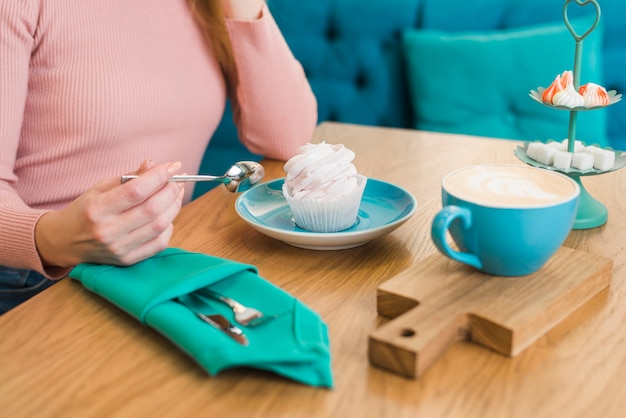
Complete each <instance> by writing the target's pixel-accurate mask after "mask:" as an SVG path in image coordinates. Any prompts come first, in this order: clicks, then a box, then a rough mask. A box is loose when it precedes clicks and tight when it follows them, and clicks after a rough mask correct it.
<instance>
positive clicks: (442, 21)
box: [196, 0, 626, 196]
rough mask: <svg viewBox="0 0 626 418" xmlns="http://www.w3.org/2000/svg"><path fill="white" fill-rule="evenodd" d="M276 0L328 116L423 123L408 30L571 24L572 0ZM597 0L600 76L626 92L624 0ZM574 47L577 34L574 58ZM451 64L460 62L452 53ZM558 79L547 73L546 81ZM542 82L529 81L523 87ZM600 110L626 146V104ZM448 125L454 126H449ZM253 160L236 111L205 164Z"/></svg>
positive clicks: (615, 143) (272, 0)
mask: <svg viewBox="0 0 626 418" xmlns="http://www.w3.org/2000/svg"><path fill="white" fill-rule="evenodd" d="M267 1H268V5H269V7H270V9H271V10H272V14H273V15H274V18H275V19H276V21H277V23H278V25H279V26H280V27H281V30H282V31H283V34H284V36H285V38H286V40H287V42H288V44H289V45H290V47H291V49H292V51H293V53H294V55H295V56H296V58H298V59H299V60H300V61H301V63H302V65H303V67H304V69H305V71H306V73H307V77H308V78H309V81H310V83H311V86H312V88H313V91H314V93H315V95H316V97H317V100H318V108H319V121H320V122H323V121H340V122H348V123H357V124H365V125H379V126H390V127H402V128H414V127H416V121H415V114H416V112H415V110H416V109H415V107H414V106H415V105H414V103H412V101H411V96H410V87H411V86H410V85H409V80H408V75H407V65H406V61H407V60H406V57H405V51H404V50H403V42H402V40H403V34H404V33H405V32H406V31H407V30H417V31H432V30H438V31H444V32H446V33H451V34H454V33H462V32H472V31H479V32H480V31H492V32H497V31H503V30H510V29H512V28H513V29H515V28H521V27H526V26H528V25H537V24H544V23H555V24H556V23H561V24H562V23H563V17H562V9H563V4H564V1H563V0H471V1H468V0H367V1H363V0H300V1H294V0H267ZM598 2H599V4H600V6H601V8H602V17H601V31H602V37H601V47H600V49H601V50H600V55H598V58H599V61H600V62H598V68H600V69H601V76H602V79H601V80H599V81H600V84H602V85H603V86H605V87H606V88H607V89H609V90H610V89H615V90H617V91H618V92H621V93H624V92H626V24H625V23H624V22H625V20H626V19H624V18H626V13H624V11H623V10H624V9H623V6H622V3H623V0H598ZM589 6H590V5H587V6H585V7H573V6H572V4H570V5H569V6H568V11H570V12H568V13H569V15H570V17H576V16H578V15H583V14H585V13H587V12H589V11H591V10H592V7H589ZM595 32H600V29H596V31H594V33H595ZM573 45H574V41H573V40H572V49H571V54H572V60H573V55H574V46H573ZM496 58H497V57H494V60H495V59H496ZM542 59H543V58H542V57H537V61H536V63H529V64H531V65H541V63H542ZM422 61H423V64H422V65H424V66H428V65H429V60H428V59H424V60H422ZM451 63H452V65H455V64H454V60H453V57H451ZM567 64H569V63H567ZM495 65H497V64H495ZM555 75H556V73H555ZM550 81H552V80H551V79H549V80H546V83H544V84H543V85H547V84H548V83H549V82H550ZM594 81H595V80H594ZM535 87H536V86H525V87H524V89H525V90H524V91H528V89H530V88H535ZM520 100H523V101H528V102H531V99H530V98H528V97H520ZM625 102H626V101H625ZM536 106H537V107H543V106H541V105H539V104H536ZM548 110H550V111H552V110H551V109H548ZM600 112H605V113H606V118H605V120H606V123H605V124H604V125H599V126H602V129H603V130H606V132H603V134H604V135H606V138H607V139H608V143H609V145H611V146H612V147H613V148H616V149H622V150H624V149H626V105H624V102H620V103H617V104H615V105H613V106H611V107H609V108H607V109H604V110H600ZM588 113H589V112H588ZM511 117H512V118H514V117H515V115H513V116H511ZM513 122H514V121H512V123H513ZM436 130H438V129H436ZM441 130H444V131H445V127H443V128H442V129H441ZM493 136H498V135H493ZM520 139H526V138H520ZM245 158H249V159H258V158H259V156H254V155H252V154H250V153H249V152H247V151H246V150H245V149H244V148H243V147H242V146H241V145H240V144H239V143H238V141H237V135H236V130H235V128H234V126H233V124H232V117H231V114H230V113H229V112H227V113H226V114H225V115H224V120H223V121H222V123H221V125H220V127H219V129H218V131H217V132H216V135H215V137H214V138H213V140H212V142H211V145H210V146H209V149H208V152H207V155H206V156H205V159H204V163H203V167H202V170H203V171H204V172H209V173H220V172H222V171H223V170H225V169H226V168H227V166H228V165H229V162H231V161H234V160H237V159H245ZM201 187H210V185H206V186H201ZM204 191H206V189H202V188H198V189H197V190H196V196H197V195H199V194H201V193H203V192H204Z"/></svg>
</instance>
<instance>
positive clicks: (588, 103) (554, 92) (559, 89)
mask: <svg viewBox="0 0 626 418" xmlns="http://www.w3.org/2000/svg"><path fill="white" fill-rule="evenodd" d="M541 100H542V101H543V102H544V103H548V104H552V105H554V106H564V107H569V108H576V107H586V108H591V107H598V106H607V105H609V104H610V98H609V94H608V92H607V91H606V89H605V88H604V87H602V86H600V85H598V84H595V83H587V84H585V85H583V86H580V88H579V89H578V91H576V88H575V87H574V75H573V73H572V71H563V73H562V74H558V75H557V76H556V78H555V79H554V81H553V82H552V84H550V85H549V86H548V87H547V88H546V89H545V90H544V91H543V92H542V93H541Z"/></svg>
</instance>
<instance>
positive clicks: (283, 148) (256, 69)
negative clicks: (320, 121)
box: [222, 0, 317, 160]
mask: <svg viewBox="0 0 626 418" xmlns="http://www.w3.org/2000/svg"><path fill="white" fill-rule="evenodd" d="M222 1H223V3H224V8H225V12H226V13H227V15H228V16H229V19H228V20H227V28H228V31H229V33H230V38H231V44H232V48H233V54H234V58H235V63H236V68H237V74H236V77H235V78H234V79H235V84H234V92H233V93H231V101H232V105H233V114H234V118H235V123H236V124H237V127H238V130H239V136H240V139H241V141H242V142H243V143H244V144H245V145H246V146H247V147H248V148H249V149H250V150H251V151H252V152H254V153H257V154H262V155H264V156H265V157H268V158H275V159H280V160H286V159H288V158H289V157H291V156H292V155H293V154H294V153H295V150H296V148H297V147H299V146H300V145H302V144H305V143H306V142H308V141H310V140H311V137H312V135H313V131H314V129H315V126H316V124H317V101H316V99H315V96H314V95H313V92H312V91H311V87H310V85H309V83H308V80H307V78H306V75H305V74H304V70H303V69H302V66H301V65H300V63H299V62H298V61H297V60H296V59H295V58H294V56H293V54H292V53H291V50H290V49H289V47H288V45H287V43H286V42H285V40H284V38H283V36H282V34H281V32H280V30H279V28H278V26H277V25H276V22H275V21H274V19H273V17H272V16H271V14H270V12H269V9H268V8H267V6H266V5H265V3H264V2H263V1H260V0H246V1H243V0H222ZM257 9H259V10H258V12H257ZM259 12H260V14H259ZM255 15H256V16H258V18H257V19H254V20H238V17H239V18H242V19H243V18H249V17H250V16H255Z"/></svg>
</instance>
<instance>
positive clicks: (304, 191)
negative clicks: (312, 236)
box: [282, 142, 367, 232]
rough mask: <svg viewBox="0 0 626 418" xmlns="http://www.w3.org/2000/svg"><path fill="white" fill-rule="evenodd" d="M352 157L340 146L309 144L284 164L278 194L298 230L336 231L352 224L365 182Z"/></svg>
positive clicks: (299, 149) (356, 214) (352, 155)
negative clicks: (282, 198)
mask: <svg viewBox="0 0 626 418" xmlns="http://www.w3.org/2000/svg"><path fill="white" fill-rule="evenodd" d="M354 157H355V154H354V152H353V151H352V150H349V149H348V148H346V147H345V146H344V145H343V144H328V143H326V142H321V143H319V144H311V143H309V144H306V145H303V146H301V147H300V148H298V150H297V151H296V155H294V156H293V157H291V158H290V159H289V160H288V161H287V162H286V163H285V165H284V167H283V169H284V170H285V173H286V174H287V175H286V177H285V182H284V184H283V188H282V192H283V196H285V199H286V200H287V203H288V204H289V207H290V208H291V211H292V214H293V218H294V222H295V223H296V225H297V226H298V227H300V228H302V229H306V230H308V231H312V232H338V231H342V230H345V229H347V228H350V227H351V226H352V225H354V223H355V222H356V220H357V216H358V211H359V206H360V204H361V198H362V196H363V191H364V190H365V184H366V183H367V178H366V177H364V176H362V175H359V174H358V173H357V169H356V167H355V166H354V164H352V161H353V160H354Z"/></svg>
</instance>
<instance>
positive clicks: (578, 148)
mask: <svg viewBox="0 0 626 418" xmlns="http://www.w3.org/2000/svg"><path fill="white" fill-rule="evenodd" d="M561 143H562V144H563V145H564V146H565V150H566V151H569V148H568V147H569V140H568V139H567V138H566V139H564V140H563V141H562V142H561ZM584 149H585V145H583V143H582V142H581V141H578V140H576V141H574V152H582V151H583V150H584Z"/></svg>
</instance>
